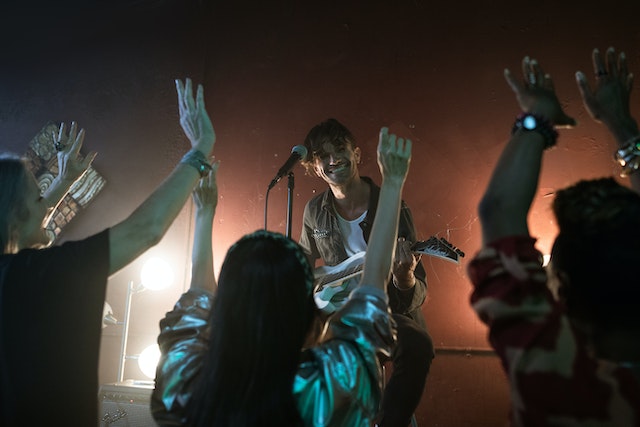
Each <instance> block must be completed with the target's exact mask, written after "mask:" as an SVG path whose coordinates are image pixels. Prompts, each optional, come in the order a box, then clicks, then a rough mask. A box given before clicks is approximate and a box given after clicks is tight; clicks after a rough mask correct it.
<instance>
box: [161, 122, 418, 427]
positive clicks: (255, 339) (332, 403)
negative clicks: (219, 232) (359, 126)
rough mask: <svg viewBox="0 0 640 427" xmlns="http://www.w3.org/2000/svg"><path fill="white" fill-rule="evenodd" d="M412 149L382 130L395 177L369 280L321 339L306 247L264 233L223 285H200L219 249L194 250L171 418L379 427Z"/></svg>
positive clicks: (387, 165) (382, 147) (176, 332)
mask: <svg viewBox="0 0 640 427" xmlns="http://www.w3.org/2000/svg"><path fill="white" fill-rule="evenodd" d="M410 156H411V141H409V140H407V141H404V140H403V139H401V138H399V139H396V137H395V135H389V134H388V131H387V129H386V128H383V129H382V130H381V132H380V141H379V146H378V163H379V166H380V170H381V173H382V176H383V180H382V187H381V192H380V200H379V203H378V213H377V215H376V219H375V222H374V225H373V230H372V233H371V238H370V240H369V249H368V251H367V257H366V262H365V266H364V273H363V278H362V282H361V284H360V286H359V287H358V288H357V289H356V290H354V291H353V293H352V294H351V296H350V298H349V301H348V302H347V303H346V304H345V305H344V307H342V308H341V309H340V310H338V311H337V312H336V313H335V314H334V315H333V316H332V317H331V321H330V322H329V323H328V326H327V329H326V332H325V333H324V335H323V336H322V337H321V338H320V339H319V341H318V340H317V339H316V336H315V334H316V328H315V326H317V324H318V323H317V320H316V319H318V317H317V316H318V310H317V308H316V305H315V303H314V300H313V292H312V287H313V272H312V269H311V266H310V265H309V262H308V260H307V257H306V256H305V254H304V251H303V250H302V248H301V247H300V246H299V245H298V244H297V243H296V242H294V241H293V240H291V239H289V238H287V237H285V236H283V235H281V234H279V233H274V232H270V231H264V230H261V231H257V232H255V233H252V234H248V235H246V236H244V237H242V238H241V239H240V240H239V241H237V242H236V243H235V244H234V245H233V246H232V247H231V248H230V249H229V251H228V253H227V255H226V257H225V260H224V262H223V264H222V267H221V271H220V275H219V278H218V282H217V287H216V285H215V283H214V281H213V280H208V281H207V282H204V283H202V282H200V280H202V278H205V277H206V276H207V274H209V273H207V274H203V273H197V272H196V270H198V269H200V268H205V269H207V270H210V269H211V266H210V264H209V263H208V262H209V261H210V258H211V256H210V251H209V250H206V251H203V252H202V253H203V255H201V256H200V255H198V251H199V250H202V247H201V249H197V248H196V247H194V264H193V269H194V273H193V274H192V277H193V279H192V282H191V287H190V289H189V291H187V292H186V293H185V294H183V295H182V296H181V298H180V300H179V301H178V303H177V304H176V305H175V307H174V308H173V310H172V311H171V312H169V313H167V315H166V317H165V318H164V319H163V320H162V321H161V323H160V327H161V332H160V336H159V338H158V343H159V345H160V349H161V352H162V356H161V359H160V363H159V365H158V368H157V373H156V387H155V390H154V393H153V397H152V412H153V415H154V418H155V420H156V421H157V422H158V424H159V425H163V426H164V425H189V426H212V425H215V426H220V427H223V426H233V427H243V426H246V427H248V426H328V425H332V426H349V427H354V426H363V427H368V426H370V424H371V422H372V421H373V417H374V416H375V415H376V413H377V410H378V406H379V402H380V394H381V390H380V385H381V366H380V363H379V357H380V356H387V357H388V356H389V354H390V351H391V348H392V346H393V344H394V340H395V331H394V328H393V320H392V318H391V317H390V312H389V307H388V297H387V294H386V291H385V288H386V284H387V280H388V278H389V275H390V271H391V263H392V260H393V254H394V250H395V244H396V238H395V236H396V230H397V226H398V220H399V214H400V200H401V192H402V187H403V184H404V181H405V178H406V174H407V170H408V165H409V160H410ZM200 210H201V207H198V210H197V212H198V211H200ZM196 218H198V213H196ZM208 220H209V221H210V220H212V217H210V218H209V219H208ZM200 237H202V236H200ZM206 237H209V235H207V236H206ZM209 245H210V242H209ZM194 246H195V242H194ZM203 257H204V258H205V260H204V261H206V262H207V264H204V261H203V259H202V258H203ZM214 292H215V294H214ZM305 343H306V344H305Z"/></svg>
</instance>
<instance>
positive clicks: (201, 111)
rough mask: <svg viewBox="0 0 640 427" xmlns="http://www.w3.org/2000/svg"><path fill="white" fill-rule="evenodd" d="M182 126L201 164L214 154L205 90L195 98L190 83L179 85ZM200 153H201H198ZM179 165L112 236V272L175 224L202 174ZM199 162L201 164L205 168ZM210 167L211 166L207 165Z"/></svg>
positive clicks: (116, 226) (185, 163) (181, 164)
mask: <svg viewBox="0 0 640 427" xmlns="http://www.w3.org/2000/svg"><path fill="white" fill-rule="evenodd" d="M176 87H177V91H178V106H179V110H180V124H181V125H182V129H183V130H184V132H185V134H186V135H187V137H188V138H189V140H190V142H191V148H192V151H191V152H190V153H195V154H197V155H198V157H199V158H200V159H204V160H202V162H204V163H206V158H207V157H208V156H209V155H210V154H211V151H212V149H213V145H214V143H215V140H216V136H215V132H214V130H213V126H212V124H211V120H210V119H209V116H208V115H207V111H206V109H205V105H204V89H203V88H202V86H200V85H199V86H198V91H197V95H196V97H195V98H194V96H193V90H192V87H191V80H189V79H187V80H186V83H185V84H184V85H183V84H182V82H181V81H176ZM196 152H199V153H196ZM184 160H185V158H183V160H181V161H180V163H178V165H177V166H176V167H175V169H174V170H173V171H172V172H171V173H170V174H169V176H168V177H167V178H166V179H165V180H164V181H163V182H162V183H161V184H160V186H159V187H158V188H157V189H156V190H155V191H154V192H153V193H151V195H150V196H149V197H148V198H147V199H146V200H145V201H144V202H142V204H141V205H140V206H139V207H138V208H137V209H136V210H135V211H134V212H133V213H132V214H131V215H129V217H128V218H126V219H125V220H124V221H122V222H120V223H119V224H117V225H115V226H113V227H112V228H111V231H110V235H109V260H110V263H109V272H110V273H111V274H112V273H115V272H116V271H118V270H120V269H121V268H122V267H124V266H126V265H127V264H129V263H130V262H131V261H133V260H134V259H135V258H136V257H138V256H139V255H140V254H142V253H143V252H145V251H146V250H147V249H149V248H150V247H152V246H153V245H155V244H156V243H158V242H159V241H160V239H161V238H162V236H164V234H165V233H166V231H167V230H168V228H169V226H170V225H171V224H172V223H173V220H174V219H175V218H176V216H177V215H178V213H179V212H180V210H181V209H182V207H183V206H184V203H185V202H186V200H187V198H188V197H189V194H191V191H192V190H193V188H194V186H195V184H196V182H197V181H198V179H199V178H200V173H199V172H198V170H197V169H196V167H194V165H193V162H185V161H184ZM202 162H200V164H202ZM207 164H208V163H207Z"/></svg>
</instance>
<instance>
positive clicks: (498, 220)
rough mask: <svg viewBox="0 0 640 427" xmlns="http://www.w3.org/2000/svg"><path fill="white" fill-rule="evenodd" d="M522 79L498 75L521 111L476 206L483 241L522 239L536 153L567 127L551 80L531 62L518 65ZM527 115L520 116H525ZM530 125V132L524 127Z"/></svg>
mask: <svg viewBox="0 0 640 427" xmlns="http://www.w3.org/2000/svg"><path fill="white" fill-rule="evenodd" d="M522 69H523V74H524V81H520V80H518V79H517V78H515V77H514V76H513V75H512V74H511V72H510V71H509V70H505V72H504V75H505V78H506V79H507V82H508V83H509V85H510V86H511V88H512V89H513V91H514V92H515V94H516V98H517V100H518V103H519V104H520V108H521V109H522V111H523V112H524V113H525V114H523V115H520V116H518V119H517V120H516V125H515V126H514V128H513V133H512V135H511V139H510V140H509V143H508V144H507V146H506V147H505V149H504V151H503V152H502V154H501V156H500V159H499V160H498V163H497V165H496V167H495V169H494V171H493V174H492V176H491V179H490V181H489V185H488V187H487V190H486V191H485V194H484V196H483V198H482V200H481V202H480V206H479V214H480V222H481V224H482V239H483V243H484V244H487V243H490V242H492V241H494V240H496V239H498V238H500V237H506V236H518V235H524V236H526V235H528V234H529V228H528V226H527V215H528V212H529V208H530V207H531V202H532V201H533V197H534V194H535V192H536V190H537V188H538V176H539V173H540V167H541V163H542V152H543V151H544V149H545V148H550V147H551V146H553V145H554V144H555V142H556V138H557V133H556V131H555V129H554V127H556V126H572V125H574V124H575V120H573V119H572V118H571V117H569V116H567V115H566V114H565V113H564V111H563V110H562V107H561V106H560V102H559V101H558V97H557V96H556V94H555V90H554V87H553V82H552V81H551V76H550V75H549V74H545V73H544V72H543V70H542V68H541V67H540V65H539V64H538V62H537V61H536V60H535V59H530V58H529V57H525V58H524V59H523V61H522ZM527 113H528V114H530V115H526V114H527ZM530 125H533V129H527V126H530Z"/></svg>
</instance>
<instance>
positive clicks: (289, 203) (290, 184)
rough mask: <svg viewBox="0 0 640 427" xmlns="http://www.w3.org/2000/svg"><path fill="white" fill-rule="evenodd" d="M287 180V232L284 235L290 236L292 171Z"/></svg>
mask: <svg viewBox="0 0 640 427" xmlns="http://www.w3.org/2000/svg"><path fill="white" fill-rule="evenodd" d="M287 176H288V178H289V179H288V182H287V232H286V234H285V236H287V237H289V238H291V212H292V211H293V188H294V181H295V180H294V177H293V172H289V175H287Z"/></svg>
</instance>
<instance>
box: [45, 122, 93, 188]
mask: <svg viewBox="0 0 640 427" xmlns="http://www.w3.org/2000/svg"><path fill="white" fill-rule="evenodd" d="M66 129H67V128H66V125H65V124H64V123H62V124H61V125H60V128H59V130H58V134H57V135H56V134H55V132H54V133H53V135H52V138H53V144H54V147H55V149H56V151H57V156H58V177H57V178H58V179H60V180H62V181H65V182H67V183H69V185H71V184H73V183H74V182H75V181H77V180H78V179H80V178H81V177H82V175H84V173H85V172H86V171H87V169H89V166H91V163H92V162H93V159H95V157H96V155H97V153H96V152H95V151H94V152H91V153H89V154H88V155H87V156H85V157H84V158H83V157H81V156H80V149H81V148H82V143H83V142H84V129H80V132H78V124H77V123H76V122H71V128H70V129H69V133H68V134H67V132H66Z"/></svg>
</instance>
